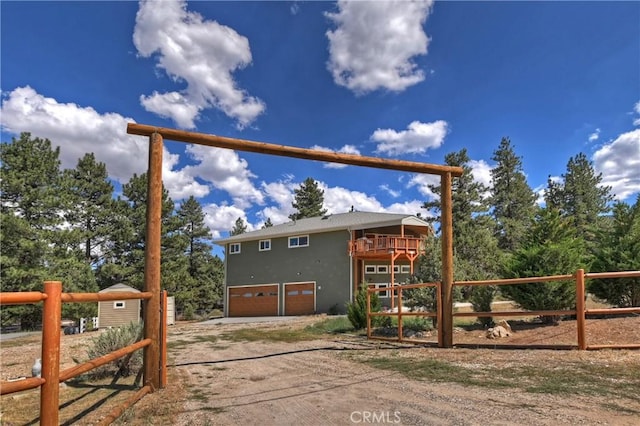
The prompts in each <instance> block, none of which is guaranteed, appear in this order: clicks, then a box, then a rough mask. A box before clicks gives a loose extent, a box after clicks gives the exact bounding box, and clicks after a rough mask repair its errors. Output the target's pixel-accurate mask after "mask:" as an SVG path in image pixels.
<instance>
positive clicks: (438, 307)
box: [436, 282, 444, 348]
mask: <svg viewBox="0 0 640 426" xmlns="http://www.w3.org/2000/svg"><path fill="white" fill-rule="evenodd" d="M436 284H437V285H436V322H437V324H438V347H439V348H443V347H444V341H443V340H442V332H441V331H442V329H441V328H440V327H441V326H440V324H442V308H441V306H442V283H441V282H439V283H436Z"/></svg>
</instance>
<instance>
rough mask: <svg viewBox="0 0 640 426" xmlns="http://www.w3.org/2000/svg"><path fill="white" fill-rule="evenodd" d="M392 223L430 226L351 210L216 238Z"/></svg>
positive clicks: (410, 219)
mask: <svg viewBox="0 0 640 426" xmlns="http://www.w3.org/2000/svg"><path fill="white" fill-rule="evenodd" d="M393 225H413V226H427V227H428V226H430V225H429V224H428V223H427V222H425V221H424V220H422V219H420V218H418V217H416V216H411V215H406V214H396V213H374V212H349V213H339V214H332V215H327V216H317V217H310V218H306V219H300V220H296V221H292V222H287V223H283V224H281V225H274V226H271V227H269V228H263V229H259V230H257V231H252V232H245V233H244V234H240V235H234V236H231V237H228V238H222V239H219V240H216V241H214V243H215V244H218V245H225V244H227V243H232V242H234V243H235V242H243V241H255V240H261V239H269V238H278V237H286V236H291V235H301V234H317V233H320V232H332V231H340V230H347V231H353V230H359V229H368V228H376V227H382V226H393Z"/></svg>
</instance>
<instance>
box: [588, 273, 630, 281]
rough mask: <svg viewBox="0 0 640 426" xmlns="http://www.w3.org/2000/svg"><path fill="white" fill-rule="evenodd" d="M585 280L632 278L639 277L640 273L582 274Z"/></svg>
mask: <svg viewBox="0 0 640 426" xmlns="http://www.w3.org/2000/svg"><path fill="white" fill-rule="evenodd" d="M584 277H585V278H587V279H591V280H593V279H603V278H634V277H640V271H620V272H591V273H589V274H584Z"/></svg>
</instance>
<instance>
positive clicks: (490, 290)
mask: <svg viewBox="0 0 640 426" xmlns="http://www.w3.org/2000/svg"><path fill="white" fill-rule="evenodd" d="M496 292H497V288H496V286H493V285H489V286H486V285H483V286H480V287H476V288H474V289H473V292H472V293H471V304H472V305H473V310H474V311H475V312H491V303H492V302H493V298H494V297H495V295H496ZM478 322H479V323H480V324H482V325H483V326H485V327H491V326H492V325H493V317H479V318H478Z"/></svg>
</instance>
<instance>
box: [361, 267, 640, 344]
mask: <svg viewBox="0 0 640 426" xmlns="http://www.w3.org/2000/svg"><path fill="white" fill-rule="evenodd" d="M635 277H640V271H622V272H596V273H588V274H586V273H585V272H584V270H583V269H579V270H577V271H576V272H575V273H574V274H571V275H553V276H546V277H527V278H512V279H501V280H484V281H455V282H454V283H453V285H454V286H483V285H521V284H528V283H539V282H548V281H569V283H567V285H571V284H570V282H571V281H573V282H574V283H575V286H576V303H575V309H563V310H539V311H526V310H520V311H499V312H453V314H452V315H453V317H494V316H500V317H508V316H517V317H523V316H562V315H575V316H576V325H577V327H576V329H577V345H574V346H570V347H571V348H574V349H576V348H577V349H581V350H585V349H586V350H593V349H640V343H628V344H616V345H588V344H587V339H586V316H587V315H627V314H640V307H631V308H603V309H587V308H586V303H585V300H586V291H585V281H586V280H587V279H603V278H635ZM426 287H435V290H436V296H437V297H436V311H435V312H424V311H423V312H402V306H403V305H404V300H403V295H402V293H403V290H408V289H412V288H426ZM387 290H388V288H369V289H368V290H367V337H368V338H370V339H378V340H393V341H398V342H412V343H420V344H423V343H424V342H422V341H416V340H413V339H412V340H406V339H404V337H403V333H402V327H403V324H402V321H403V320H402V319H403V317H407V316H422V317H437V318H438V346H439V347H444V342H443V335H444V332H443V329H442V324H443V322H442V321H441V320H442V316H443V315H444V313H443V312H444V309H443V308H444V306H443V305H442V297H441V283H440V282H435V283H422V284H411V285H400V286H396V287H395V290H396V294H397V295H398V296H397V297H398V309H397V312H371V309H370V308H371V302H370V300H371V294H373V293H374V292H380V291H387ZM379 316H388V317H396V318H397V322H398V336H397V337H396V338H389V337H379V336H374V335H373V333H372V328H371V319H372V318H373V317H379ZM451 323H453V321H451ZM476 346H478V345H476ZM497 346H498V345H492V347H497ZM527 346H528V347H531V348H533V347H538V346H540V347H541V345H527ZM546 346H547V347H556V348H559V347H560V346H561V345H546ZM509 347H513V345H509Z"/></svg>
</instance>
